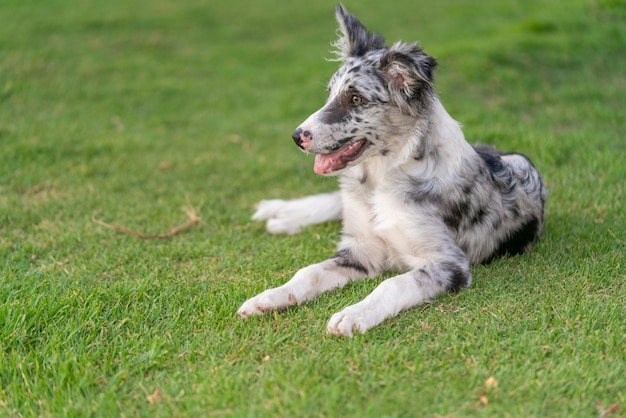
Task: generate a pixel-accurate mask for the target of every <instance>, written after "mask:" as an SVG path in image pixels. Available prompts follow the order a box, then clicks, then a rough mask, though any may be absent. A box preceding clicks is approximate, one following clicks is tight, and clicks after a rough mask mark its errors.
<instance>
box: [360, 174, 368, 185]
mask: <svg viewBox="0 0 626 418" xmlns="http://www.w3.org/2000/svg"><path fill="white" fill-rule="evenodd" d="M359 183H361V184H365V183H367V174H363V175H362V176H361V178H360V179H359Z"/></svg>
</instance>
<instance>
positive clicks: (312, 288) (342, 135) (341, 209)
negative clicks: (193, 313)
mask: <svg viewBox="0 0 626 418" xmlns="http://www.w3.org/2000/svg"><path fill="white" fill-rule="evenodd" d="M336 17H337V21H338V23H339V28H340V37H339V39H338V40H337V41H336V42H334V43H333V45H334V46H335V48H336V49H337V50H336V51H335V52H336V54H337V61H339V62H341V64H342V65H341V67H340V68H339V70H338V71H337V72H336V73H335V74H334V75H333V76H332V78H331V79H330V82H329V84H328V99H327V101H326V103H325V104H324V106H323V107H322V108H321V109H319V110H318V111H317V112H315V113H313V114H312V115H311V116H310V117H309V118H308V119H306V120H305V121H304V122H303V123H302V124H301V125H300V126H299V127H298V128H297V129H296V130H295V132H294V133H293V135H292V137H293V140H294V141H295V143H296V145H297V146H298V147H300V148H301V149H302V150H303V151H304V152H306V153H313V154H315V162H314V167H313V170H314V172H315V173H317V174H321V175H326V176H333V175H336V176H338V178H339V185H340V188H339V189H340V191H339V192H336V193H327V194H320V195H314V196H309V197H305V198H303V199H296V200H290V201H284V200H268V201H262V202H261V203H260V204H259V206H258V209H257V211H256V213H255V214H254V216H253V218H254V219H257V220H267V229H268V230H269V231H270V232H272V233H281V232H285V233H296V232H298V231H299V230H300V228H301V227H303V226H305V225H310V224H313V223H318V222H325V221H329V220H334V219H341V220H342V222H343V225H342V227H343V228H342V235H341V240H340V242H339V244H338V245H337V251H336V253H335V255H334V256H333V257H331V258H329V259H328V260H325V261H322V262H320V263H317V264H313V265H310V266H308V267H305V268H303V269H301V270H299V271H298V272H297V273H296V274H295V275H294V276H293V278H292V279H291V280H289V281H288V282H287V283H285V284H284V285H282V286H280V287H277V288H273V289H269V290H266V291H264V292H262V293H260V294H259V295H257V296H255V297H253V298H251V299H249V300H247V301H246V302H245V303H244V304H243V305H242V306H241V307H240V308H239V310H238V314H239V315H240V316H241V317H242V318H248V317H251V316H254V315H261V314H263V313H264V312H267V311H270V310H283V309H285V308H287V307H289V306H293V305H299V304H302V303H304V302H306V301H310V300H311V299H313V298H315V297H316V296H318V295H320V294H321V293H323V292H326V291H330V290H332V289H335V288H340V287H343V286H345V285H346V284H347V283H349V282H351V281H356V280H362V279H365V278H371V277H376V276H378V275H380V274H381V273H383V272H385V271H393V272H397V273H399V274H398V275H396V276H394V277H391V278H388V279H386V280H384V281H383V282H382V283H381V284H380V285H379V286H378V287H376V289H374V291H373V292H372V293H371V294H369V295H368V296H367V297H366V298H365V299H363V300H362V301H360V302H359V303H356V304H354V305H351V306H348V307H346V308H345V309H343V310H342V311H340V312H338V313H336V314H334V315H333V316H332V317H331V318H330V321H329V322H328V325H327V331H328V332H329V333H331V334H336V335H340V336H347V337H352V336H353V334H354V333H355V332H358V333H364V332H365V331H367V330H368V329H370V328H372V327H374V326H376V325H378V324H380V323H381V322H383V321H384V320H385V319H387V318H390V317H393V316H395V315H397V314H398V313H400V312H401V311H404V310H406V309H409V308H411V307H414V306H417V305H420V304H422V303H424V302H428V301H430V300H432V299H433V298H435V297H437V296H438V295H441V294H443V293H446V292H454V291H457V290H459V289H462V288H466V287H468V286H470V284H471V282H472V275H471V273H470V264H476V263H488V262H490V261H491V260H493V259H494V258H496V257H500V256H504V255H516V254H521V253H524V252H525V251H527V250H528V249H529V248H530V247H531V245H532V244H533V243H534V242H535V241H536V240H537V239H538V238H539V236H540V235H541V232H542V230H543V226H544V206H545V201H546V196H547V190H546V188H545V187H544V184H543V180H542V177H541V175H540V174H539V172H538V171H537V170H536V169H535V167H534V166H533V164H532V163H531V161H530V160H529V159H528V158H527V157H526V156H524V155H522V154H518V153H503V152H500V151H498V150H496V149H495V148H492V147H490V146H485V145H475V146H471V145H470V144H468V143H467V142H466V141H465V139H464V136H463V132H462V131H461V128H460V126H459V124H458V123H457V122H456V121H455V120H454V119H452V117H451V116H450V115H449V114H448V113H447V112H446V110H445V109H444V107H443V105H442V104H441V101H440V100H439V98H438V96H437V94H436V93H435V90H434V86H433V73H434V70H435V67H436V65H437V62H436V60H435V58H433V57H431V56H429V55H427V54H426V53H425V52H424V51H423V50H422V48H421V47H420V46H419V45H418V44H417V43H404V42H396V43H394V44H392V45H391V46H386V45H385V40H384V38H383V37H382V36H381V35H378V34H374V33H371V32H369V31H368V30H367V29H366V28H365V27H364V26H363V24H362V23H361V22H360V21H359V20H358V19H357V18H355V17H354V16H352V15H351V14H349V13H348V12H347V10H346V9H345V8H344V7H343V6H342V5H341V4H338V5H337V10H336Z"/></svg>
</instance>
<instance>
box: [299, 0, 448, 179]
mask: <svg viewBox="0 0 626 418" xmlns="http://www.w3.org/2000/svg"><path fill="white" fill-rule="evenodd" d="M337 21H338V22H339V28H340V31H341V36H340V38H339V39H338V40H337V41H336V42H335V43H334V44H333V45H334V46H335V47H336V48H337V51H336V54H337V58H338V59H337V60H338V61H340V62H342V66H341V67H340V68H339V70H338V71H337V72H336V73H335V74H334V75H333V76H332V78H331V79H330V83H329V84H328V93H329V94H328V100H327V101H326V104H325V105H324V106H323V107H322V108H321V109H320V110H318V111H317V112H315V113H314V114H312V115H311V116H310V117H309V118H308V119H307V120H306V121H304V122H303V123H302V125H300V127H298V129H296V130H295V132H294V133H293V139H294V141H295V142H296V144H297V145H298V146H299V147H300V148H301V149H302V150H303V151H305V152H309V153H314V154H317V155H316V158H315V165H314V171H315V172H316V173H317V174H326V175H331V174H337V173H338V172H340V171H342V170H343V169H345V168H347V167H349V166H352V165H355V164H359V163H360V162H361V161H364V160H365V159H367V158H369V157H371V156H375V155H377V156H383V157H384V156H385V155H387V154H388V153H390V151H392V150H390V148H393V147H395V148H397V147H399V146H400V144H399V142H401V141H403V140H406V138H407V135H411V132H412V131H414V130H415V128H416V124H417V122H418V121H419V120H420V119H421V118H422V116H424V115H425V113H426V112H427V111H428V108H429V105H430V103H431V101H432V99H433V97H434V96H435V93H434V89H433V86H432V82H433V71H434V69H435V67H436V65H437V63H436V61H435V59H434V58H433V57H430V56H428V55H426V53H424V51H423V50H422V49H421V48H420V47H419V45H418V44H414V43H413V44H407V43H400V42H398V43H395V44H393V45H392V46H391V47H386V46H385V40H384V38H383V37H382V36H381V35H378V34H373V33H370V32H369V31H368V30H367V29H366V28H365V27H364V26H363V24H361V22H359V20H358V19H356V18H355V17H354V16H352V15H350V14H349V13H348V12H347V11H346V9H345V8H344V7H343V6H342V5H341V4H338V5H337Z"/></svg>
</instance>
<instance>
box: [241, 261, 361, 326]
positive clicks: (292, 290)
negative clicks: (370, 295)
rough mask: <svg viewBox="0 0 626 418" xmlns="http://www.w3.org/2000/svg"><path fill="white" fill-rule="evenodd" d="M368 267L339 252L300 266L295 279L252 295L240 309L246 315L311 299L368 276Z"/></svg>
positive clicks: (243, 316) (246, 316) (242, 314)
mask: <svg viewBox="0 0 626 418" xmlns="http://www.w3.org/2000/svg"><path fill="white" fill-rule="evenodd" d="M367 275H368V273H367V270H366V269H365V268H364V267H362V266H361V265H360V264H358V263H354V262H350V261H349V260H346V259H345V258H344V256H343V255H341V254H339V255H337V256H336V257H334V258H331V259H328V260H326V261H323V262H321V263H318V264H313V265H310V266H308V267H305V268H303V269H300V270H299V271H298V272H297V273H296V274H295V275H294V276H293V278H292V279H291V280H289V281H288V282H287V283H285V284H284V285H282V286H280V287H276V288H273V289H268V290H266V291H264V292H262V293H260V294H258V295H257V296H255V297H253V298H251V299H248V300H247V301H246V302H245V303H244V304H243V305H241V307H240V308H239V310H238V311H237V313H238V314H239V316H241V317H242V318H248V317H250V316H252V315H262V314H263V312H265V311H269V310H281V309H285V308H287V307H289V306H292V305H296V304H298V305H299V304H301V303H304V302H306V301H309V300H311V299H313V298H315V297H316V296H318V295H319V294H320V293H323V292H327V291H329V290H332V289H335V288H338V287H343V286H345V285H346V284H347V283H348V282H350V281H353V280H361V279H364V278H365V277H367Z"/></svg>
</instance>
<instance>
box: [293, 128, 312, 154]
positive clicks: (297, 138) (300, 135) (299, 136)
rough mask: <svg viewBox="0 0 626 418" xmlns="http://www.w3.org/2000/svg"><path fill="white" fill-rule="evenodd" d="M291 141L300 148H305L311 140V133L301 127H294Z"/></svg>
mask: <svg viewBox="0 0 626 418" xmlns="http://www.w3.org/2000/svg"><path fill="white" fill-rule="evenodd" d="M291 137H292V138H293V141H294V142H295V143H296V145H297V146H299V147H300V148H301V149H305V148H306V146H307V145H309V142H311V139H312V135H311V132H309V131H305V130H303V129H302V128H298V129H296V130H295V131H294V132H293V134H292V135H291Z"/></svg>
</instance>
